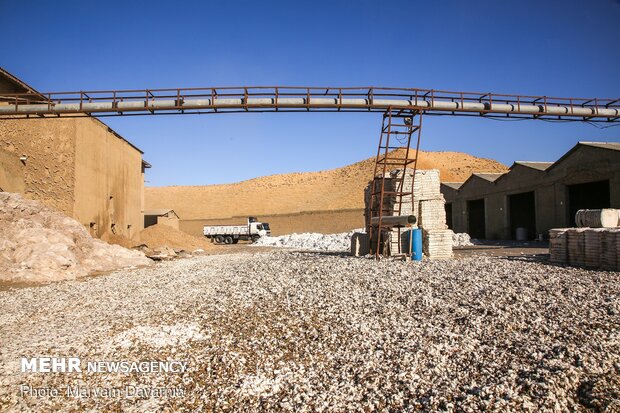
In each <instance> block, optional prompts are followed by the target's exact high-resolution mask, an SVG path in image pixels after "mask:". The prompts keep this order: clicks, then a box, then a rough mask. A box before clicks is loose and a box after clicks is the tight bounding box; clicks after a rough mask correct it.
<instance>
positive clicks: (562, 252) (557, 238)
mask: <svg viewBox="0 0 620 413" xmlns="http://www.w3.org/2000/svg"><path fill="white" fill-rule="evenodd" d="M568 230H569V228H556V229H551V230H549V255H550V256H551V262H553V263H556V264H566V263H567V261H568V241H567V236H568Z"/></svg>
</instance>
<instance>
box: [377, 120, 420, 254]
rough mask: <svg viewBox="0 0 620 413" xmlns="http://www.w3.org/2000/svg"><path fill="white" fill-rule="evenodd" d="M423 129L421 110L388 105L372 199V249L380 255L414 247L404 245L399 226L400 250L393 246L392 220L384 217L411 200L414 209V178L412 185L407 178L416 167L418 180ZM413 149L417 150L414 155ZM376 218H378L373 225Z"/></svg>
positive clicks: (383, 124)
mask: <svg viewBox="0 0 620 413" xmlns="http://www.w3.org/2000/svg"><path fill="white" fill-rule="evenodd" d="M421 131H422V112H421V111H417V110H413V111H404V110H393V109H392V108H389V109H388V110H387V111H386V112H385V113H384V114H383V123H382V125H381V134H380V136H379V147H378V149H377V158H376V160H375V168H374V174H373V181H372V184H371V188H370V203H369V205H370V207H369V212H370V217H369V242H370V250H371V252H372V253H374V254H375V257H376V258H377V259H379V258H380V257H381V256H390V255H392V256H393V255H397V254H405V255H410V251H411V247H410V246H409V247H408V248H407V247H406V246H404V245H401V244H402V242H401V238H402V237H401V228H400V227H398V229H397V236H398V241H397V243H396V246H397V249H398V251H392V250H391V249H393V245H394V243H392V245H390V242H389V241H390V233H391V232H392V224H389V223H386V222H385V221H384V217H386V216H392V215H401V212H402V209H403V208H402V206H403V203H404V202H411V203H412V209H411V210H413V202H414V200H413V188H414V186H413V185H414V182H413V181H412V182H411V188H405V186H406V185H405V180H406V178H407V171H408V170H409V171H411V170H413V180H415V171H416V169H417V160H418V154H419V148H420V135H421ZM412 138H414V139H415V148H411V140H412ZM413 151H415V153H414V154H413V157H411V155H412V152H413ZM396 169H401V170H402V173H399V174H396V175H392V174H390V173H391V172H392V171H393V170H396ZM406 198H407V199H406ZM373 221H374V222H376V223H375V224H374V225H373ZM395 234H396V232H395Z"/></svg>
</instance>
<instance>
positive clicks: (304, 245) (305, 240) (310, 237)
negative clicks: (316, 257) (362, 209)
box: [252, 229, 364, 251]
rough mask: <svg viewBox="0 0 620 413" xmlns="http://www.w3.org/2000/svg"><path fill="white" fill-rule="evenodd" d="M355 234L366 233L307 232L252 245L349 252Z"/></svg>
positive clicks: (262, 239) (262, 238)
mask: <svg viewBox="0 0 620 413" xmlns="http://www.w3.org/2000/svg"><path fill="white" fill-rule="evenodd" d="M355 232H364V230H363V229H357V230H353V231H350V232H343V233H340V234H319V233H314V232H307V233H303V234H289V235H281V236H278V237H261V238H260V239H259V240H258V241H257V242H255V243H253V244H252V245H255V246H264V247H277V248H295V249H301V250H307V251H349V250H350V248H351V236H353V234H354V233H355Z"/></svg>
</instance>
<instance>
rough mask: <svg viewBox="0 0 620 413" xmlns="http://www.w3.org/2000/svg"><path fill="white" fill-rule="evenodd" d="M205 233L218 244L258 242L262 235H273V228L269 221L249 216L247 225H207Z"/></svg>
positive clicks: (204, 229)
mask: <svg viewBox="0 0 620 413" xmlns="http://www.w3.org/2000/svg"><path fill="white" fill-rule="evenodd" d="M203 234H204V236H205V237H207V238H208V239H210V240H211V242H215V243H216V244H236V243H238V242H239V240H243V241H252V242H256V241H258V239H259V238H260V237H264V236H269V235H271V229H270V228H269V223H268V222H258V220H257V219H256V217H248V223H247V225H205V226H204V228H203Z"/></svg>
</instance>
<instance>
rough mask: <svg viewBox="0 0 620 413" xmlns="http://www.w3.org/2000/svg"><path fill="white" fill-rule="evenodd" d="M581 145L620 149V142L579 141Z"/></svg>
mask: <svg viewBox="0 0 620 413" xmlns="http://www.w3.org/2000/svg"><path fill="white" fill-rule="evenodd" d="M579 145H585V146H594V147H596V148H603V149H611V150H614V151H620V142H579Z"/></svg>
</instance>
